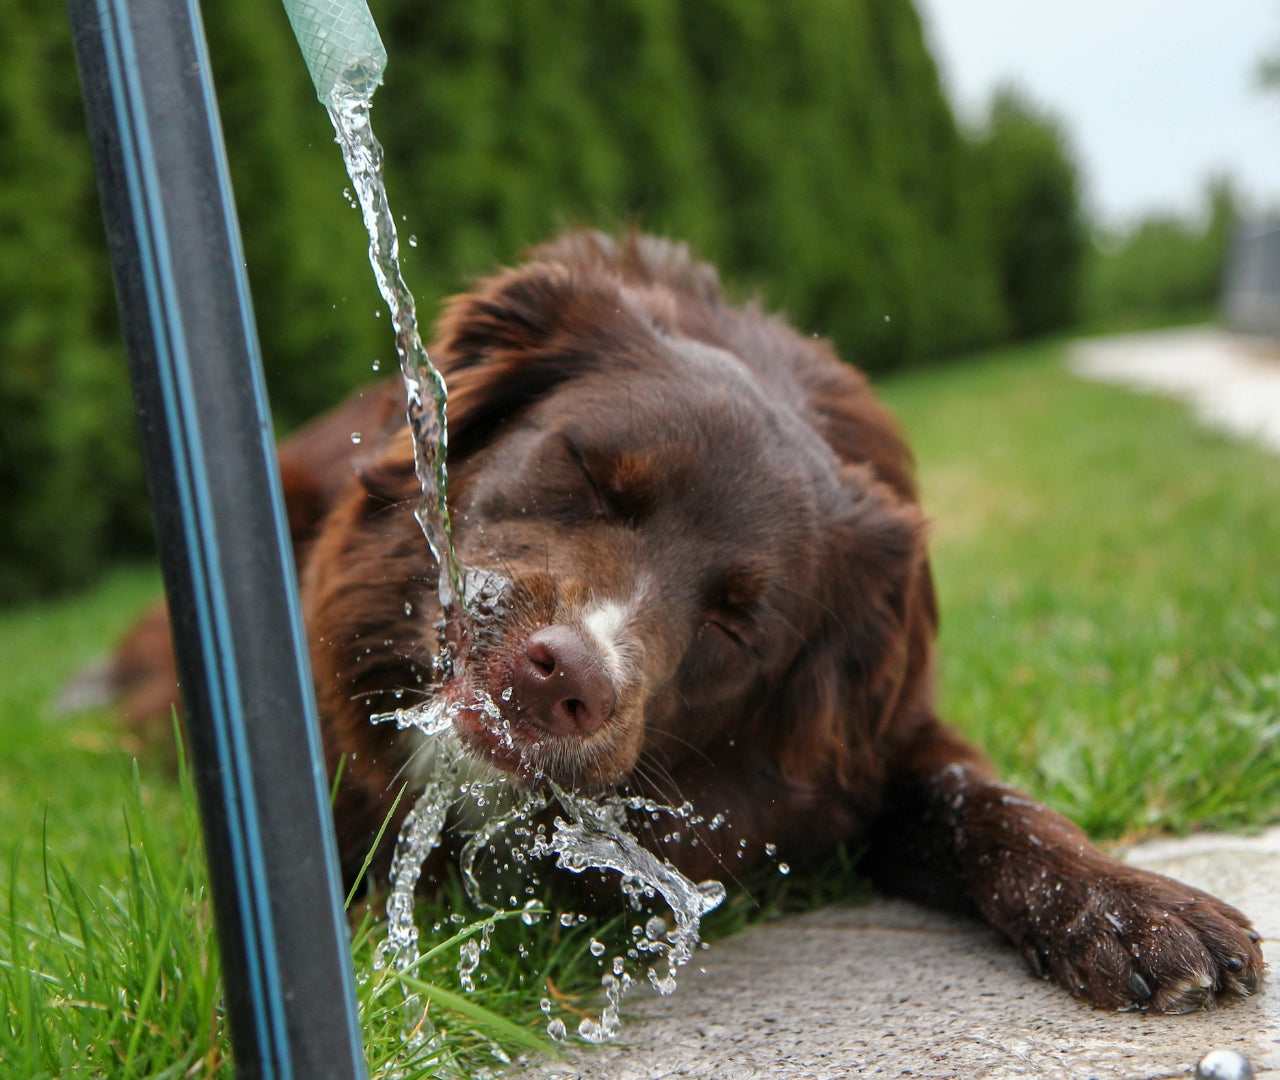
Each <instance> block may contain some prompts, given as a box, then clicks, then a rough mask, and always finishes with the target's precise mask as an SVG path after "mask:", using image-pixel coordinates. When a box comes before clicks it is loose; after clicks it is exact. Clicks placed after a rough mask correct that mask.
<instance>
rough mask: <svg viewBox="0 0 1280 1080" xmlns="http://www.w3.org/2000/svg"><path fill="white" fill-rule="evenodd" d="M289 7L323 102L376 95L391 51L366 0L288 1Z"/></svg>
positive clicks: (312, 77)
mask: <svg viewBox="0 0 1280 1080" xmlns="http://www.w3.org/2000/svg"><path fill="white" fill-rule="evenodd" d="M284 9H285V12H286V13H287V14H288V16H289V22H290V24H291V25H292V26H293V33H294V36H296V37H297V39H298V45H299V46H300V47H301V49H302V56H303V59H305V60H306V62H307V70H309V71H310V72H311V81H312V82H313V83H315V86H316V96H317V97H318V98H319V99H320V101H321V103H323V104H325V105H329V106H336V105H337V104H338V102H339V101H340V100H341V99H342V98H344V97H349V96H351V95H352V94H354V95H355V96H357V97H361V98H364V99H365V100H368V99H369V98H371V97H372V96H373V91H374V89H375V87H377V86H378V85H379V84H380V83H381V82H382V71H383V69H384V68H385V67H386V66H387V50H386V49H385V48H383V45H382V38H380V37H379V36H378V28H377V26H375V25H374V22H373V16H372V15H371V14H370V13H369V5H368V4H367V3H365V0H284Z"/></svg>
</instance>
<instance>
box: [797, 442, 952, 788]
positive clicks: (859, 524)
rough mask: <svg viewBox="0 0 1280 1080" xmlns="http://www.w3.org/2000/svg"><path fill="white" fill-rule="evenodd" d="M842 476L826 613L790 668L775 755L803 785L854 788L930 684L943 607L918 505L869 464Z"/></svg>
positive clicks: (827, 564) (827, 562)
mask: <svg viewBox="0 0 1280 1080" xmlns="http://www.w3.org/2000/svg"><path fill="white" fill-rule="evenodd" d="M841 479H842V481H843V486H844V488H845V493H846V499H847V501H846V504H845V506H844V507H843V508H842V510H841V512H840V513H839V514H838V515H837V516H836V517H835V518H834V520H833V521H832V522H831V523H830V528H829V530H828V534H827V540H826V550H825V553H824V562H823V566H824V568H825V571H824V583H823V588H822V593H821V599H822V603H823V605H824V607H825V608H826V611H827V616H826V620H825V622H824V624H823V626H822V628H821V630H820V631H819V633H818V635H817V636H816V637H815V639H814V640H813V641H812V642H811V644H810V647H809V648H808V649H806V651H805V654H804V655H803V656H802V657H800V658H799V660H798V661H797V664H796V667H795V669H794V670H793V671H792V672H791V673H790V674H789V676H788V679H787V686H786V690H785V693H784V695H783V701H782V703H781V708H782V709H783V710H784V712H785V713H786V714H787V715H785V717H784V722H783V723H782V724H779V725H778V727H777V729H776V730H777V732H778V735H779V737H778V739H777V740H776V742H775V751H774V757H775V760H777V762H778V765H779V767H780V769H781V770H782V772H783V773H784V774H785V775H787V776H788V777H789V778H790V779H791V780H792V781H793V782H794V783H798V784H801V785H804V786H808V787H813V788H819V789H820V788H823V787H828V786H829V785H830V784H831V783H833V782H834V783H835V784H837V785H838V786H839V787H841V788H843V789H844V790H845V791H848V792H855V791H857V790H859V789H860V788H863V787H864V786H865V785H866V784H867V783H868V782H871V783H872V784H874V779H873V778H872V777H870V776H869V774H868V770H871V771H874V769H875V767H876V766H875V760H876V758H875V754H874V748H875V746H876V744H877V740H878V738H879V736H880V735H881V734H882V733H883V731H884V730H885V729H886V728H887V727H888V725H889V724H890V723H891V722H892V720H893V717H894V715H895V712H896V711H897V710H898V709H900V708H906V707H910V705H911V703H912V702H913V701H914V700H915V699H916V698H917V697H918V695H919V694H920V693H921V692H922V691H924V690H925V689H926V688H927V681H928V675H929V666H930V664H931V662H932V648H933V637H934V632H935V629H936V612H935V609H934V599H933V585H932V580H931V578H930V573H929V565H928V560H927V556H926V553H925V522H924V518H923V515H922V514H921V512H920V510H919V508H918V507H917V506H916V505H915V504H914V503H913V502H910V501H907V500H904V499H902V498H900V497H899V496H898V495H897V494H896V492H895V491H894V490H893V489H892V488H891V487H890V486H889V485H888V484H886V483H884V482H882V481H880V480H878V479H877V478H876V477H875V476H874V475H873V474H872V472H871V470H870V469H869V468H868V467H866V466H863V465H847V466H844V467H843V469H842V470H841ZM868 755H870V756H868ZM867 790H870V788H868V789H867Z"/></svg>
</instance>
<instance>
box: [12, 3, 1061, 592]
mask: <svg viewBox="0 0 1280 1080" xmlns="http://www.w3.org/2000/svg"><path fill="white" fill-rule="evenodd" d="M373 10H374V15H375V18H376V19H377V20H378V22H379V25H380V27H381V29H382V33H383V37H384V39H385V41H386V44H387V47H388V51H389V53H390V63H389V66H388V80H387V84H386V86H385V87H384V88H383V89H382V90H380V91H379V94H378V96H377V98H376V99H375V107H374V125H375V128H376V130H377V131H378V133H379V135H380V137H381V138H382V141H383V142H384V144H385V145H386V148H387V157H388V174H389V175H388V183H389V189H390V194H391V200H392V204H393V206H395V207H396V208H397V211H398V212H399V213H401V214H402V215H404V222H403V224H402V229H403V232H404V234H406V236H407V235H415V236H416V238H417V241H418V245H417V247H416V249H415V248H408V247H406V248H402V250H404V251H406V254H407V265H406V277H407V279H408V281H409V283H410V285H411V286H413V287H414V289H415V291H416V292H417V294H418V296H419V300H420V308H421V310H422V313H423V315H424V317H425V318H427V319H430V318H431V316H432V313H433V312H434V310H435V308H436V305H437V304H438V302H439V300H440V299H441V298H442V297H443V296H445V295H447V294H448V293H450V292H452V291H456V290H457V289H458V288H459V287H460V285H461V284H463V283H464V282H465V281H466V279H467V278H468V277H469V276H471V275H475V274H477V273H480V272H483V271H484V270H485V269H486V268H488V267H491V266H492V265H494V264H495V263H497V262H502V261H510V260H513V259H515V258H517V257H518V255H519V252H520V251H521V249H522V248H524V247H526V246H527V245H529V244H532V243H535V242H537V241H539V240H541V239H545V238H546V237H547V236H548V235H549V234H551V233H552V232H554V231H555V230H556V229H558V228H561V227H564V226H566V225H575V224H592V225H599V226H603V227H606V228H616V227H626V226H629V225H632V224H638V225H640V226H642V227H644V228H646V229H650V230H654V231H659V232H665V233H670V234H674V235H678V236H680V237H682V238H685V239H687V240H689V241H691V242H692V243H693V245H694V247H695V248H696V249H697V250H698V251H699V252H701V253H702V254H704V255H705V256H707V257H708V258H710V259H712V260H713V261H715V262H716V263H718V264H719V265H720V267H721V269H722V270H723V272H724V274H725V277H726V279H727V280H728V281H729V282H730V283H731V285H732V286H733V287H734V288H736V289H738V290H739V291H741V292H743V293H746V292H753V291H758V292H760V293H761V294H762V295H763V297H764V299H765V301H766V302H767V303H769V304H771V305H774V306H778V307H781V308H783V309H784V310H785V311H787V312H788V314H789V315H790V316H791V317H792V319H793V320H794V321H796V322H797V323H799V324H800V325H801V326H802V327H804V328H806V329H808V330H812V331H814V332H819V333H823V334H827V335H829V336H831V337H832V338H833V339H834V340H835V341H836V343H837V345H838V346H839V347H840V348H841V350H842V351H843V353H844V354H845V355H846V356H847V357H848V358H849V359H851V360H853V361H855V362H857V363H859V364H861V365H862V366H864V367H867V368H870V369H873V370H877V371H883V370H888V369H891V368H894V367H898V366H901V365H904V364H910V363H914V362H917V361H920V360H923V359H926V358H930V357H936V356H940V355H945V354H948V353H954V352H958V351H961V350H965V349H969V348H971V347H974V346H978V345H982V344H988V343H991V342H993V341H996V340H998V339H1000V338H1002V337H1004V336H1006V335H1008V334H1009V333H1011V332H1017V331H1021V330H1038V329H1044V328H1045V326H1044V325H1043V322H1044V320H1042V319H1038V318H1037V319H1032V320H1028V319H1025V318H1023V316H1022V315H1021V314H1020V313H1019V312H1018V310H1017V303H1018V301H1017V299H1016V298H1011V297H1010V296H1009V295H1008V294H1009V289H1008V286H1007V274H1005V273H1004V271H1003V270H1002V261H1007V259H1008V258H1009V257H1010V255H1009V251H1010V246H1009V243H1008V242H1007V240H1001V239H999V238H998V237H996V236H995V235H994V233H993V229H992V227H991V221H992V218H993V210H992V206H991V203H990V201H989V200H988V199H987V198H986V197H985V196H984V195H983V194H982V191H981V187H982V182H983V181H984V179H985V176H986V174H987V173H992V175H994V173H993V172H992V170H993V169H994V168H995V166H994V165H993V162H1004V163H1005V164H1007V165H1008V167H1009V169H1011V170H1013V172H1014V173H1015V174H1016V173H1017V171H1018V169H1019V168H1020V167H1021V166H1020V165H1019V164H1018V162H1019V158H1018V155H1017V154H1011V153H1008V152H1006V150H1005V148H1004V143H1002V142H1001V139H1002V136H1001V135H1000V132H999V129H998V127H996V126H993V128H992V131H991V132H990V133H988V135H986V136H983V137H982V138H980V139H979V140H978V141H977V142H976V143H974V142H971V141H969V140H966V139H965V138H963V137H962V136H961V134H960V133H959V132H958V130H957V127H956V124H955V121H954V119H953V117H952V115H951V112H950V110H949V108H948V106H947V103H946V101H945V100H944V97H943V95H942V93H941V90H940V87H939V82H938V77H937V72H936V70H935V67H934V64H933V61H932V60H931V58H930V56H929V54H928V52H927V50H926V48H925V44H924V40H923V36H922V33H921V28H920V23H919V20H918V18H917V16H916V13H915V10H914V8H913V7H912V4H911V2H910V0H794V2H792V3H788V4H779V3H777V2H776V0H699V2H697V3H687V2H680V0H467V2H465V3H464V2H461V0H439V2H436V3H430V4H428V3H423V2H421V0H415V2H409V0H381V2H380V0H374V3H373ZM204 17H205V20H206V29H207V32H208V36H209V41H210V49H211V52H212V55H213V62H214V69H215V72H214V73H215V78H216V82H217V85H218V91H219V99H220V105H221V111H222V119H223V127H224V131H225V134H226V138H227V143H228V147H229V153H230V157H231V163H232V173H233V179H234V183H235V188H236V194H237V202H238V206H239V211H240V220H241V227H242V230H243V233H244V241H245V248H246V256H247V259H248V263H249V271H250V277H251V281H252V287H253V294H254V303H255V306H256V309H257V314H258V322H259V328H260V333H261V337H262V344H263V354H264V359H265V363H266V368H267V379H268V385H269V389H270V392H271V398H272V404H273V408H274V409H275V412H276V415H277V418H278V420H279V422H280V424H281V426H282V427H285V428H287V427H289V426H292V425H294V424H296V423H297V422H298V421H300V420H301V419H303V418H304V417H306V416H308V415H310V414H312V413H314V412H316V411H318V410H320V409H322V408H324V407H325V406H326V405H328V404H330V403H332V402H333V401H335V400H336V399H337V398H338V397H339V396H340V395H341V394H342V393H343V392H344V391H345V390H346V389H347V388H349V387H350V386H351V385H353V384H355V383H356V382H358V381H360V380H361V379H363V378H366V377H367V376H368V374H369V369H370V366H371V365H372V363H373V362H374V361H375V360H381V361H383V362H384V363H383V366H384V369H385V368H386V366H387V365H386V363H385V361H386V360H387V359H388V358H389V357H388V354H389V352H390V349H391V340H390V333H389V331H388V328H387V325H386V320H385V319H380V318H378V317H377V315H376V312H377V311H378V308H379V301H378V299H377V296H376V292H375V290H374V287H373V282H372V277H371V275H370V273H369V270H368V266H367V262H366V258H365V241H364V238H363V236H362V235H361V231H360V224H359V219H358V215H356V214H355V213H353V212H352V210H351V209H350V207H349V206H348V205H347V202H346V200H345V199H344V197H343V194H342V192H343V188H344V187H345V186H346V178H345V176H344V174H343V172H342V165H341V160H340V156H339V154H338V151H337V149H336V148H335V147H334V146H333V145H332V132H331V131H330V129H329V126H328V120H327V118H326V117H325V115H324V112H323V110H322V109H321V108H320V107H319V105H318V104H317V103H316V101H315V98H314V95H313V92H312V89H311V85H310V82H309V80H308V78H307V74H306V71H305V69H304V66H303V64H302V61H301V59H300V57H299V54H298V50H297V47H296V45H295V43H294V41H293V39H292V35H291V33H290V30H289V27H288V24H287V21H286V19H285V17H284V14H283V9H282V8H281V7H280V5H278V4H275V3H267V4H261V3H256V2H254V3H250V2H249V0H218V3H216V4H213V3H209V4H206V5H205V10H204ZM65 22H66V17H65V10H64V8H63V6H62V5H61V4H57V3H53V4H50V3H47V2H46V0H0V145H3V147H4V153H3V154H2V155H0V483H2V484H3V491H4V493H5V504H6V505H5V510H6V515H5V516H6V519H7V522H8V526H7V527H6V529H4V530H3V531H0V600H14V599H18V598H21V597H24V596H29V595H33V594H36V593H38V592H40V591H42V590H48V589H50V588H54V587H58V586H66V585H70V584H74V583H77V582H80V581H83V580H85V579H86V578H87V577H89V576H90V575H92V574H94V573H96V572H97V571H98V570H99V569H100V568H101V566H103V565H104V564H105V563H106V562H109V561H111V560H113V559H118V558H120V557H123V556H128V555H129V554H131V553H137V552H140V551H145V550H146V549H147V545H148V543H149V540H148V524H147V515H146V510H145V502H144V498H143V495H142V486H141V477H140V468H139V465H138V459H137V453H136V445H135V436H134V434H133V428H132V421H131V416H130V406H129V399H128V392H127V387H126V380H125V374H124V362H123V356H122V351H121V347H120V345H119V331H118V328H117V327H116V325H115V322H114V319H115V316H114V300H113V296H112V292H111V286H110V279H109V272H108V268H107V265H106V260H105V257H104V253H103V242H102V228H101V225H100V223H99V217H98V208H97V202H96V193H95V191H94V187H93V178H92V172H91V168H90V163H89V155H88V150H87V145H86V140H85V135H84V131H83V120H82V116H81V106H80V103H79V99H78V87H77V81H76V76H75V72H74V67H73V63H72V57H71V50H70V45H69V34H68V31H67V27H66V25H65ZM1006 142H1007V140H1006ZM1063 165H1064V167H1065V168H1066V169H1067V170H1068V171H1069V172H1070V163H1069V161H1066V160H1065V158H1064V162H1063ZM1002 167H1003V166H1002ZM1072 175H1074V174H1073V173H1072ZM1015 179H1016V177H1015ZM1015 186H1016V184H1015ZM1066 211H1070V213H1074V212H1075V208H1074V206H1072V207H1069V208H1064V207H1059V206H1053V207H1050V208H1049V210H1048V214H1049V216H1050V217H1053V216H1054V215H1058V216H1061V215H1062V214H1063V213H1064V212H1066ZM994 217H996V218H1000V217H1002V211H996V212H994ZM1052 287H1053V288H1058V287H1060V286H1059V285H1057V284H1055V285H1053V286H1052ZM1055 317H1059V316H1055Z"/></svg>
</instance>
